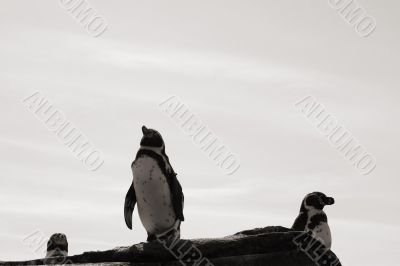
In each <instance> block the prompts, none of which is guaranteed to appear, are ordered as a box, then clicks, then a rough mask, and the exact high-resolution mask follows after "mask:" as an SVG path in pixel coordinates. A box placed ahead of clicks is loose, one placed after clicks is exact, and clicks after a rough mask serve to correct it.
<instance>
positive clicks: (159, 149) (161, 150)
mask: <svg viewBox="0 0 400 266" xmlns="http://www.w3.org/2000/svg"><path fill="white" fill-rule="evenodd" d="M140 150H148V151H153V152H155V153H157V154H158V155H161V156H162V157H164V156H166V154H165V146H164V144H163V145H162V146H161V147H150V146H140V149H139V151H140Z"/></svg>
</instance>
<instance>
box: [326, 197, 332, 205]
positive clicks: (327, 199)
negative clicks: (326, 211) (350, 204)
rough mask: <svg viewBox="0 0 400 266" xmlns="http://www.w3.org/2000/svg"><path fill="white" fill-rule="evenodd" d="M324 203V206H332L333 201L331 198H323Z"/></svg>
mask: <svg viewBox="0 0 400 266" xmlns="http://www.w3.org/2000/svg"><path fill="white" fill-rule="evenodd" d="M324 203H325V205H333V204H335V199H334V198H331V197H325V198H324Z"/></svg>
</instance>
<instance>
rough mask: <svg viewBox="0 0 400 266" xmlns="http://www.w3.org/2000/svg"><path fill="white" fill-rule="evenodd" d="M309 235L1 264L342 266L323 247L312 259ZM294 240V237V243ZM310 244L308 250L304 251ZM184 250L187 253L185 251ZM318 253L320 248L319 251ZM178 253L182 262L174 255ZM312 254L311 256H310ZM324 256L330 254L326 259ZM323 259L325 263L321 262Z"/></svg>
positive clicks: (274, 234)
mask: <svg viewBox="0 0 400 266" xmlns="http://www.w3.org/2000/svg"><path fill="white" fill-rule="evenodd" d="M310 239H312V238H311V236H310V235H307V234H304V233H302V232H296V231H293V230H291V229H287V228H284V227H279V226H274V227H272V226H271V227H265V228H256V229H253V230H246V231H242V232H239V233H236V234H234V235H232V236H227V237H223V238H207V239H193V240H184V239H181V240H179V241H177V242H174V243H171V242H168V243H161V242H157V241H155V242H151V243H139V244H136V245H133V246H130V247H117V248H115V249H112V250H107V251H92V252H85V253H83V254H81V255H75V256H69V257H64V258H63V257H59V258H48V259H39V260H33V261H21V262H3V263H0V265H44V264H78V263H79V265H85V263H86V264H88V263H94V264H90V266H95V265H98V266H127V265H131V266H178V265H179V266H180V265H195V264H196V262H199V261H202V263H200V265H199V266H206V265H207V263H208V262H211V263H212V264H208V265H209V266H211V265H215V266H236V265H237V266H239V265H246V266H259V265H260V266H265V265H267V266H315V265H318V266H329V265H331V266H341V264H340V262H339V261H338V260H337V258H336V255H335V254H334V253H333V252H331V251H324V252H323V256H321V258H320V259H319V260H320V262H319V263H318V262H315V261H316V259H315V256H316V254H318V252H316V248H315V247H317V248H318V247H320V246H318V245H316V244H320V243H319V242H318V241H316V240H314V239H312V240H313V242H312V243H313V244H312V245H309V242H308V241H309V240H310ZM294 240H297V242H296V243H300V244H297V245H296V244H295V242H294ZM310 246H312V247H314V248H311V249H310V251H308V252H306V251H305V250H307V248H310ZM185 253H186V254H185ZM320 253H321V252H320ZM177 257H180V260H181V261H183V262H184V264H181V262H180V261H179V260H178V259H177ZM312 258H314V259H312ZM326 258H329V260H328V261H326ZM323 260H325V264H323Z"/></svg>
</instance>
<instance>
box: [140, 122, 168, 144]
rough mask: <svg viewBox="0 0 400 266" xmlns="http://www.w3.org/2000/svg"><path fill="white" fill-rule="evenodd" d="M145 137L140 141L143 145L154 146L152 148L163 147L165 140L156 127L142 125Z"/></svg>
mask: <svg viewBox="0 0 400 266" xmlns="http://www.w3.org/2000/svg"><path fill="white" fill-rule="evenodd" d="M142 132H143V137H142V140H141V141H140V145H141V146H145V147H152V148H163V146H164V140H163V138H162V137H161V134H160V133H159V132H158V131H157V130H154V129H151V128H147V127H146V126H142Z"/></svg>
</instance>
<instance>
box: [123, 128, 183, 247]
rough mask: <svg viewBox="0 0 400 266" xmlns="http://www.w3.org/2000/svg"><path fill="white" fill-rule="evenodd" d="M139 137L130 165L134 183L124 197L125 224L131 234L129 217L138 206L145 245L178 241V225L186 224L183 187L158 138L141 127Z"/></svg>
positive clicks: (151, 131) (155, 133)
mask: <svg viewBox="0 0 400 266" xmlns="http://www.w3.org/2000/svg"><path fill="white" fill-rule="evenodd" d="M142 133H143V137H142V139H141V141H140V148H139V150H138V152H137V154H136V158H135V160H134V161H133V162H132V164H131V169H132V174H133V182H132V185H131V186H130V188H129V190H128V192H127V194H126V197H125V205H124V215H125V223H126V225H127V227H128V228H129V229H131V230H132V213H133V211H134V208H135V205H136V204H137V206H138V213H139V217H140V220H141V222H142V225H143V226H144V228H145V229H146V231H147V241H148V242H151V241H154V240H156V239H163V238H164V239H168V238H170V237H173V238H174V239H180V223H181V222H183V221H184V220H185V218H184V216H183V205H184V195H183V191H182V187H181V185H180V183H179V181H178V179H177V177H176V176H177V174H176V173H175V171H174V169H173V168H172V166H171V164H170V162H169V158H168V156H167V154H166V153H165V143H164V140H163V138H162V137H161V134H160V133H159V132H158V131H156V130H154V129H149V128H147V127H146V126H142Z"/></svg>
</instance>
